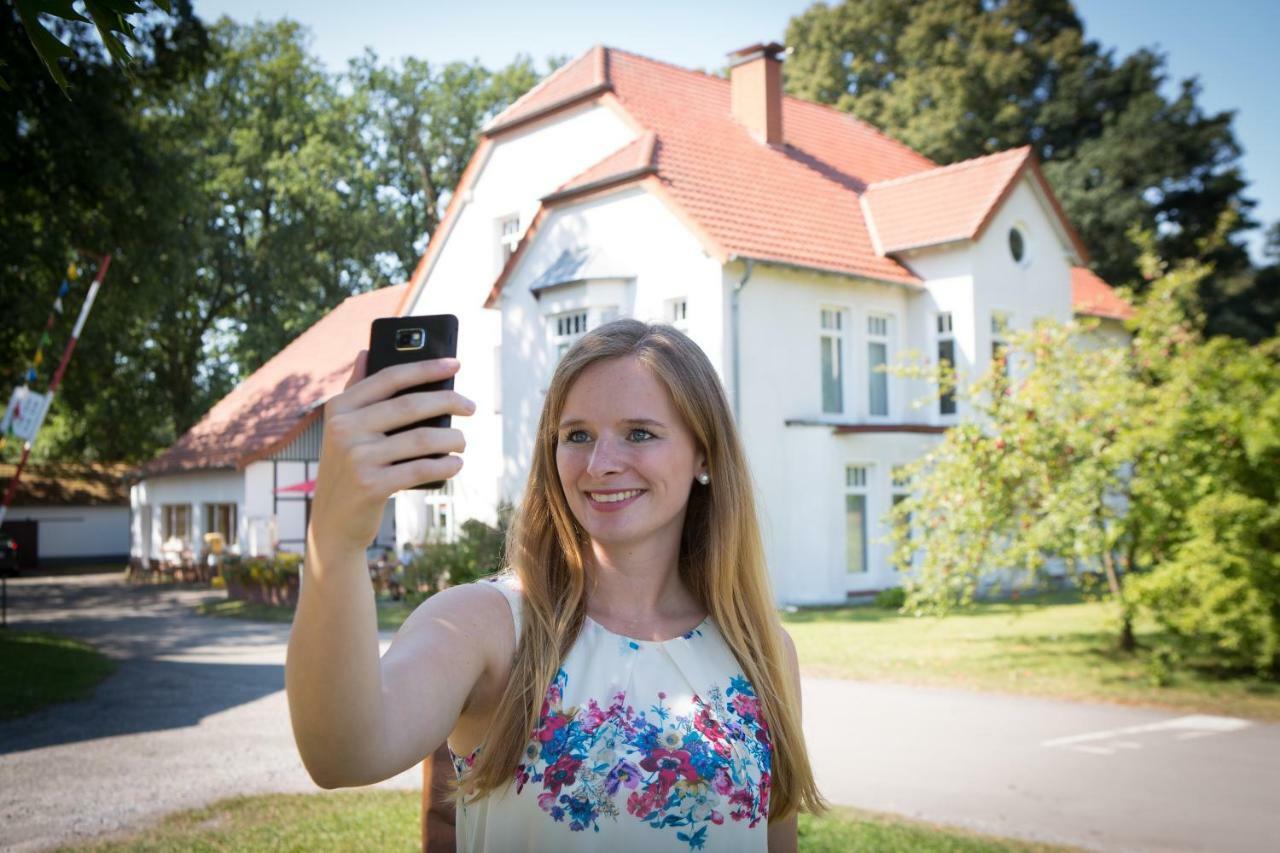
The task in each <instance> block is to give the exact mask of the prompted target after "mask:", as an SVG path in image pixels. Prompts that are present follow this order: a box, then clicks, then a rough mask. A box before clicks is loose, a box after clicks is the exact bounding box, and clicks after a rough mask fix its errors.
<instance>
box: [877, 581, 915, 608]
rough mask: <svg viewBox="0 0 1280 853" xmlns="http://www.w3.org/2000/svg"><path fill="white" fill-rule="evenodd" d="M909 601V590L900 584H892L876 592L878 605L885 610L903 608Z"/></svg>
mask: <svg viewBox="0 0 1280 853" xmlns="http://www.w3.org/2000/svg"><path fill="white" fill-rule="evenodd" d="M906 603H907V591H906V590H905V589H903V588H902V587H900V586H891V587H889V588H888V589H882V590H880V591H879V592H877V593H876V607H882V608H884V609H885V610H901V609H902V606H903V605H904V604H906Z"/></svg>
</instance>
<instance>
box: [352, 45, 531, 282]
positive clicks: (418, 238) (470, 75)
mask: <svg viewBox="0 0 1280 853" xmlns="http://www.w3.org/2000/svg"><path fill="white" fill-rule="evenodd" d="M555 62H556V60H555V59H552V60H550V61H549V64H551V65H552V66H553V67H554V65H555ZM347 80H348V82H349V83H350V85H351V87H352V90H353V93H354V97H355V103H356V106H355V110H356V115H357V123H358V126H359V127H361V128H362V132H363V134H364V136H365V141H366V143H367V147H366V149H365V150H366V161H365V164H364V165H365V167H366V170H367V174H369V175H371V176H372V177H373V178H374V180H375V182H376V184H377V185H378V187H379V188H380V190H381V192H380V193H379V195H378V196H377V198H376V200H375V201H376V203H378V204H380V205H382V206H383V208H384V212H385V215H386V218H387V219H390V220H391V221H392V222H394V223H395V225H394V227H393V228H392V229H391V230H389V231H386V232H384V235H385V236H386V237H390V236H391V235H392V234H394V235H396V236H395V239H394V240H390V239H389V240H388V241H387V246H386V249H387V251H389V252H392V253H394V255H395V257H396V261H397V263H398V266H399V269H400V270H401V271H402V274H404V273H405V272H407V271H408V270H411V269H412V268H413V265H414V262H415V260H416V259H417V257H418V256H419V255H421V253H422V252H423V251H425V249H426V243H427V239H428V238H429V237H430V235H431V234H433V233H435V230H436V226H438V225H439V224H440V220H441V218H442V217H443V216H444V208H445V205H446V204H447V202H448V199H449V196H450V194H451V193H452V191H453V188H454V187H456V186H457V185H458V181H459V180H460V179H461V178H462V171H463V169H465V168H466V165H467V162H468V161H469V160H470V159H471V154H472V153H473V152H474V151H475V146H476V140H477V137H478V135H479V131H480V128H481V127H482V126H483V125H484V123H485V122H487V121H488V120H489V119H490V118H491V117H493V116H494V115H496V114H497V113H498V112H500V111H501V110H503V109H505V108H506V107H507V106H508V105H509V104H511V103H512V102H513V101H514V100H515V99H516V98H518V97H520V96H521V95H522V94H524V93H525V92H527V91H528V90H529V89H531V88H532V87H533V85H534V84H535V83H536V82H537V81H538V74H537V72H536V71H535V70H534V68H533V65H532V63H531V61H530V60H529V58H528V57H523V56H521V57H517V58H516V59H515V61H514V62H512V63H511V64H509V65H507V66H506V67H505V68H501V69H499V70H497V71H489V70H487V69H486V68H484V67H483V66H482V65H480V64H479V63H478V62H473V63H464V62H451V63H448V64H447V65H444V66H437V67H435V68H433V67H432V66H431V65H430V63H428V62H426V61H424V60H419V59H413V58H409V59H406V60H404V62H403V63H401V64H400V65H399V66H398V67H397V66H395V65H379V64H378V60H377V55H376V54H375V53H374V52H373V51H372V50H367V49H366V51H365V53H364V55H363V56H361V57H360V58H358V59H354V60H352V61H351V63H350V65H349V69H348V73H347Z"/></svg>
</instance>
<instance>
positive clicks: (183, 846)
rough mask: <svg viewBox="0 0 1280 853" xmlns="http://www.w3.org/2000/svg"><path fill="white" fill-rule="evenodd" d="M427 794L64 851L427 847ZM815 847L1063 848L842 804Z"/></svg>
mask: <svg viewBox="0 0 1280 853" xmlns="http://www.w3.org/2000/svg"><path fill="white" fill-rule="evenodd" d="M421 814H422V796H421V793H420V792H417V791H393V790H385V789H365V790H358V791H334V792H325V793H321V794H266V795H260V796H248V797H246V796H241V797H233V798H230V799H226V800H222V801H220V802H217V803H213V804H212V805H209V806H205V807H203V808H198V809H191V810H188V811H181V812H175V813H173V814H170V815H166V816H165V817H164V818H163V819H162V820H161V821H160V822H158V823H157V824H155V825H154V826H152V827H150V828H148V829H146V830H143V831H142V832H140V833H137V834H131V835H127V836H116V837H112V838H110V839H104V840H100V841H97V842H94V843H92V844H89V845H78V846H74V847H59V848H57V850H60V851H81V850H92V851H95V853H109V852H110V851H125V850H128V851H154V853H179V851H182V853H186V851H215V850H218V851H221V850H226V851H231V850H235V851H240V850H308V851H325V850H403V851H410V850H414V851H416V850H420V849H421V845H422V841H421V838H422V836H421V823H420V821H421ZM800 849H801V850H803V851H807V853H837V851H839V853H844V851H877V853H908V851H912V853H914V851H923V853H978V851H1059V850H1067V849H1069V848H1063V847H1050V846H1046V845H1035V844H1024V843H1021V842H1016V841H1009V840H1004V839H999V838H991V837H989V836H983V835H977V834H974V833H970V832H967V831H964V830H959V829H952V828H948V827H939V826H934V825H932V824H928V823H923V822H920V821H913V820H909V819H907V818H899V817H895V816H892V815H884V814H878V813H873V812H865V811H861V810H858V809H850V808H839V809H836V810H834V811H833V812H832V813H830V814H828V815H825V816H823V817H821V818H814V817H810V816H809V815H804V816H802V817H801V818H800Z"/></svg>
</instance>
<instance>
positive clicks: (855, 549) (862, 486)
mask: <svg viewBox="0 0 1280 853" xmlns="http://www.w3.org/2000/svg"><path fill="white" fill-rule="evenodd" d="M844 481H845V495H844V530H845V570H846V571H847V572H848V573H849V574H865V573H866V572H867V571H869V570H870V567H869V566H868V564H867V532H868V531H867V468H866V466H865V465H849V466H848V467H846V468H845V470H844Z"/></svg>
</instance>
